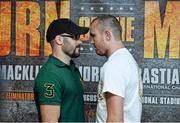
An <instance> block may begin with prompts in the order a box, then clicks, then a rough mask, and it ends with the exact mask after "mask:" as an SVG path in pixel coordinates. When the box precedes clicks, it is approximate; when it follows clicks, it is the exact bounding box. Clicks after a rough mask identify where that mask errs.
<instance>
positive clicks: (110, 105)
mask: <svg viewBox="0 0 180 123" xmlns="http://www.w3.org/2000/svg"><path fill="white" fill-rule="evenodd" d="M98 24H99V23H98V20H95V21H94V22H92V23H91V26H90V34H91V38H92V40H91V43H92V44H93V45H94V46H95V48H96V53H97V54H98V55H102V56H106V57H109V56H110V55H111V54H113V53H114V52H115V51H116V50H118V49H120V48H124V45H123V43H122V42H121V41H120V39H119V38H116V37H114V35H113V32H112V31H111V29H107V30H104V31H103V32H101V31H99V30H98V28H97V27H98ZM105 98H106V105H107V119H106V120H107V122H124V113H123V111H124V109H123V107H124V98H123V97H121V96H117V95H114V94H112V93H109V92H106V93H105ZM117 107H118V108H117Z"/></svg>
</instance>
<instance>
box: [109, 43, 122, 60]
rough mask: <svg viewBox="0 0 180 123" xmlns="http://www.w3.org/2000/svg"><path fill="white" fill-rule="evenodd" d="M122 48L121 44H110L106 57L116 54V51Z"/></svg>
mask: <svg viewBox="0 0 180 123" xmlns="http://www.w3.org/2000/svg"><path fill="white" fill-rule="evenodd" d="M121 48H124V45H123V44H122V43H117V44H112V45H111V46H110V48H109V50H108V52H107V55H106V56H107V57H110V56H111V55H112V54H113V53H114V52H116V51H117V50H118V49H121Z"/></svg>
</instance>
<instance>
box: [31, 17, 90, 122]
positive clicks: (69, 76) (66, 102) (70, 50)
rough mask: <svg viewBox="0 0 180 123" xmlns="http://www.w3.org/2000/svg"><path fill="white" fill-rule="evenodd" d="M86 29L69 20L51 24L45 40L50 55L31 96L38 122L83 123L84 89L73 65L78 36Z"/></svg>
mask: <svg viewBox="0 0 180 123" xmlns="http://www.w3.org/2000/svg"><path fill="white" fill-rule="evenodd" d="M88 30H89V29H88V28H86V27H79V26H78V25H76V24H75V23H73V22H72V21H71V20H69V19H57V20H54V21H53V22H52V23H51V24H50V25H49V27H48V30H47V34H46V39H47V42H48V43H50V45H51V47H52V54H51V55H50V56H49V59H48V61H47V62H46V63H45V64H44V65H43V67H42V68H41V70H40V71H39V73H38V75H37V78H36V79H35V85H34V94H35V102H36V106H37V109H38V114H39V118H40V121H43V122H84V120H85V118H84V101H83V93H84V91H83V86H82V82H81V77H80V73H79V71H78V69H77V68H76V67H75V64H74V63H73V61H72V58H76V57H78V56H79V55H80V44H81V41H80V40H79V37H80V35H82V34H86V33H87V32H88Z"/></svg>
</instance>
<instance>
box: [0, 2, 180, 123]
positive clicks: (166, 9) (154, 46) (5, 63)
mask: <svg viewBox="0 0 180 123" xmlns="http://www.w3.org/2000/svg"><path fill="white" fill-rule="evenodd" d="M103 14H112V15H114V16H116V17H117V18H118V19H119V20H120V23H121V25H122V28H123V42H124V43H125V46H126V47H127V49H128V50H129V51H130V52H131V53H132V54H133V56H134V57H135V59H136V60H137V62H138V64H139V67H140V68H141V75H142V80H143V87H144V94H143V99H144V100H143V113H142V121H145V122H150V121H161V122H165V121H166V122H168V121H172V122H175V121H180V117H179V114H180V83H179V78H180V74H179V73H180V72H179V71H180V67H179V66H180V62H179V59H180V50H179V48H180V43H179V42H180V16H179V15H180V1H179V0H174V1H173V0H171V1H170V0H169V1H167V0H153V1H150V0H147V1H144V0H61V1H57V0H56V1H55V0H51V1H49V0H47V1H46V0H45V1H41V0H31V1H26V0H24V1H18V0H11V1H8V0H4V1H3V0H1V1H0V99H1V100H0V121H10V122H11V121H37V110H36V107H35V104H34V100H33V84H34V78H35V76H36V75H37V73H38V71H39V69H40V67H41V65H42V64H43V63H44V62H45V61H46V59H47V56H48V54H50V52H51V50H50V47H49V46H48V44H47V43H46V40H45V32H46V30H47V27H48V25H49V23H50V22H51V21H52V20H54V19H56V18H63V17H66V18H70V19H72V20H73V21H74V22H76V23H77V24H79V25H81V26H87V27H89V24H90V22H91V21H92V19H93V18H94V17H96V16H98V15H103ZM81 39H82V40H83V44H82V46H81V56H80V57H79V58H77V59H74V61H75V63H76V64H77V67H78V68H79V70H80V72H81V75H82V79H83V80H84V89H85V94H84V100H85V108H86V115H87V116H88V121H95V113H96V103H97V99H96V94H97V85H98V81H99V79H100V70H101V67H102V65H103V63H104V62H105V61H106V58H105V57H100V56H98V55H96V54H95V50H94V48H93V46H92V45H91V44H90V43H89V40H88V39H89V34H87V35H84V36H82V37H81ZM117 108H118V107H117ZM75 113H76V112H75Z"/></svg>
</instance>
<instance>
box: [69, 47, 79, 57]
mask: <svg viewBox="0 0 180 123" xmlns="http://www.w3.org/2000/svg"><path fill="white" fill-rule="evenodd" d="M78 47H79V46H78ZM78 47H76V48H78ZM76 48H75V49H74V52H73V53H72V54H71V58H77V57H79V56H80V53H76Z"/></svg>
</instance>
